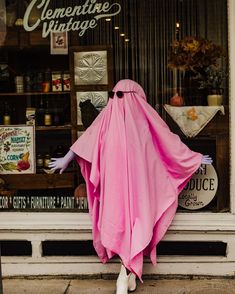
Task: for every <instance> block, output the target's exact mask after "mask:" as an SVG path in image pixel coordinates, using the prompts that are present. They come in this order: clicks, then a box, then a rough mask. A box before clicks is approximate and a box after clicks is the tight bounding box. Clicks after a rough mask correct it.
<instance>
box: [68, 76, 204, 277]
mask: <svg viewBox="0 0 235 294" xmlns="http://www.w3.org/2000/svg"><path fill="white" fill-rule="evenodd" d="M113 91H114V92H117V91H128V93H124V96H123V98H118V97H117V95H115V96H114V98H113V99H109V101H108V104H107V106H106V107H105V108H104V109H103V110H102V112H101V113H100V114H99V115H98V117H97V118H96V119H95V121H94V122H93V123H92V125H91V126H90V127H89V128H88V129H87V130H86V131H85V132H84V134H83V135H82V136H81V137H80V138H79V139H78V140H77V141H76V142H75V143H74V144H73V146H72V147H71V150H72V151H73V152H75V153H76V154H77V161H78V163H79V165H80V167H81V171H82V174H83V176H84V178H85V181H86V185H87V193H88V203H89V212H90V215H91V219H92V225H93V244H94V247H95V249H96V251H97V254H98V256H99V257H100V259H101V261H102V262H103V263H105V262H107V261H108V260H109V259H110V258H112V257H113V256H114V255H116V254H117V255H119V256H120V258H121V259H122V261H123V263H124V265H125V266H126V268H128V269H129V270H130V271H132V272H134V273H135V274H136V275H137V276H138V277H139V278H140V280H141V276H142V267H143V256H144V255H146V256H149V257H150V258H151V261H152V263H153V264H156V245H157V243H158V242H159V241H160V240H161V239H162V238H163V236H164V234H165V233H166V231H167V229H168V227H169V225H170V224H171V222H172V220H173V217H174V215H175V213H176V209H177V204H178V194H179V192H180V191H181V190H182V189H183V188H184V186H185V185H186V183H187V182H188V180H189V179H190V177H191V176H192V175H193V173H194V172H195V171H196V170H197V169H198V168H199V166H200V164H201V160H202V155H201V154H200V153H197V152H193V151H191V150H190V149H189V148H188V147H187V146H186V145H185V144H183V143H182V142H181V140H180V138H179V137H178V136H177V135H175V134H173V133H172V132H171V131H170V130H169V128H168V126H167V125H166V123H165V122H164V121H163V120H162V119H161V117H160V116H159V115H158V114H157V112H156V111H155V110H154V109H153V108H152V107H151V106H150V105H149V104H148V103H147V101H146V96H145V93H144V91H143V89H142V88H141V86H140V85H139V84H137V83H136V82H134V81H132V80H121V81H119V82H118V83H117V84H116V86H115V87H114V89H113Z"/></svg>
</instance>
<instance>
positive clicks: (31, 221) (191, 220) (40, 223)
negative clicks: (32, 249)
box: [0, 212, 235, 233]
mask: <svg viewBox="0 0 235 294" xmlns="http://www.w3.org/2000/svg"><path fill="white" fill-rule="evenodd" d="M91 229H92V227H91V221H90V217H89V214H88V213H59V212H54V213H50V212H30V213H25V212H20V213H16V212H4V213H1V214H0V231H2V232H3V231H5V232H7V231H10V232H12V231H15V232H16V231H18V232H19V231H21V230H23V231H28V232H30V231H33V232H36V231H44V232H46V231H47V232H50V231H51V233H53V232H58V231H67V232H68V231H70V232H84V231H87V232H91ZM169 231H202V232H203V231H204V232H205V231H217V232H219V231H231V232H233V231H234V232H235V215H233V214H231V213H195V212H194V213H177V214H176V216H175V218H174V220H173V222H172V224H171V226H170V227H169Z"/></svg>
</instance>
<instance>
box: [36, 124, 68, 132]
mask: <svg viewBox="0 0 235 294" xmlns="http://www.w3.org/2000/svg"><path fill="white" fill-rule="evenodd" d="M71 129H72V125H63V126H36V128H35V130H36V131H42V132H47V131H64V130H71Z"/></svg>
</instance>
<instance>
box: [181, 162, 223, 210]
mask: <svg viewBox="0 0 235 294" xmlns="http://www.w3.org/2000/svg"><path fill="white" fill-rule="evenodd" d="M202 166H203V170H200V169H198V170H197V171H196V172H195V174H194V175H193V176H192V178H191V179H190V181H189V182H188V184H187V185H186V187H185V188H184V189H183V191H182V192H181V193H180V195H179V206H181V207H184V208H186V209H190V210H196V209H200V208H202V207H205V206H206V205H208V204H209V203H210V202H211V201H212V199H213V198H214V197H215V194H216V191H217V188H218V177H217V174H216V171H215V169H214V167H213V165H202Z"/></svg>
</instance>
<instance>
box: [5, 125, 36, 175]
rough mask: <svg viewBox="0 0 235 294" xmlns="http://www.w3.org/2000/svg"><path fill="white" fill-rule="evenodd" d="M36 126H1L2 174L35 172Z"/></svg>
mask: <svg viewBox="0 0 235 294" xmlns="http://www.w3.org/2000/svg"><path fill="white" fill-rule="evenodd" d="M34 150H35V147H34V126H0V174H32V173H35V164H34V161H35V160H34V157H35V152H34Z"/></svg>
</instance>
